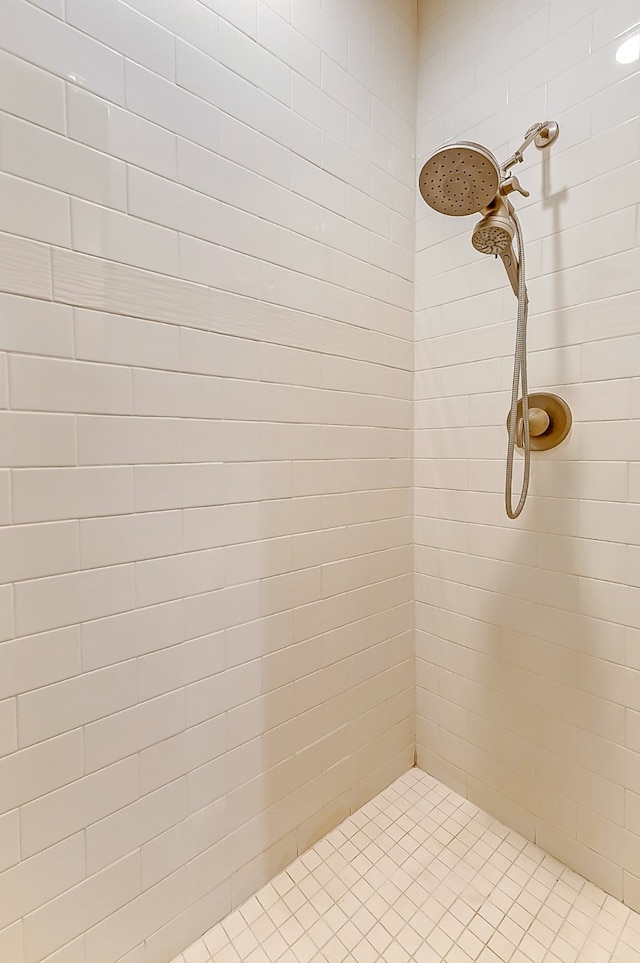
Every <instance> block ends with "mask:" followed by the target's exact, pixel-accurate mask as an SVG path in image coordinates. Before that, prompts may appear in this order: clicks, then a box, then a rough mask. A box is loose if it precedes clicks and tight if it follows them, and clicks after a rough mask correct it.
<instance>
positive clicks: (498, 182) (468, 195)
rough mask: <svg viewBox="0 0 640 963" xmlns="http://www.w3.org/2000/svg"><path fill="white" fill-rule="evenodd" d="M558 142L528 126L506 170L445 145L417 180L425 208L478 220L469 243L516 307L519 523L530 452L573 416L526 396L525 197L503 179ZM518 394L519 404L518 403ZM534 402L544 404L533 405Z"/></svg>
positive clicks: (467, 144)
mask: <svg viewBox="0 0 640 963" xmlns="http://www.w3.org/2000/svg"><path fill="white" fill-rule="evenodd" d="M558 134H559V127H558V124H557V123H556V121H555V120H545V121H543V122H542V123H539V124H533V125H532V126H531V127H530V128H529V129H528V131H527V132H526V133H525V135H524V140H523V142H522V144H521V145H520V147H519V148H518V149H517V150H516V151H514V153H513V154H512V155H511V157H509V158H507V160H506V161H504V163H503V164H499V163H498V161H497V160H496V158H495V157H494V155H493V154H492V153H491V151H489V150H487V148H486V147H483V146H482V145H481V144H475V143H473V142H471V141H459V142H458V143H454V144H445V145H444V146H442V147H439V148H438V149H437V150H436V151H434V152H433V154H431V156H430V157H428V158H427V160H426V162H425V164H424V165H423V167H422V170H421V171H420V177H419V179H418V184H419V187H420V193H421V195H422V197H423V200H424V201H425V203H426V204H428V205H429V207H431V208H433V209H434V210H435V211H438V213H440V214H449V215H451V216H453V217H463V216H465V215H468V214H482V215H483V217H482V220H480V221H478V223H477V224H476V225H475V227H474V229H473V234H472V236H471V243H472V244H473V246H474V248H475V249H476V250H477V251H479V252H480V253H481V254H493V255H494V257H500V259H501V261H502V263H503V265H504V268H505V271H506V272H507V277H508V278H509V283H510V284H511V288H512V290H513V293H514V294H515V296H516V297H517V299H518V317H517V326H516V346H515V354H514V362H513V382H512V386H511V407H510V409H509V416H508V418H507V426H508V432H509V440H508V445H507V462H506V478H505V509H506V512H507V515H508V516H509V518H517V517H518V515H519V514H520V513H521V511H522V509H523V508H524V504H525V502H526V499H527V493H528V490H529V477H530V471H531V450H532V449H533V450H534V451H546V450H548V449H549V448H553V447H555V445H557V444H559V443H560V441H562V440H563V439H564V438H565V437H566V435H567V434H568V432H569V429H570V428H571V412H570V410H569V407H568V405H567V404H566V403H565V402H564V401H562V399H561V398H558V397H557V395H551V394H539V395H531V396H529V390H528V386H527V347H526V342H527V317H528V312H529V296H528V293H527V285H526V281H525V250H524V238H523V236H522V229H521V227H520V222H519V220H518V217H517V215H516V212H515V210H514V208H513V205H512V203H511V201H510V199H509V196H510V195H511V194H513V193H519V194H522V196H523V197H528V196H529V192H528V191H526V190H525V189H524V188H523V187H522V186H521V184H520V182H519V181H518V178H517V177H516V176H515V175H514V174H509V173H508V171H510V170H511V168H512V167H514V166H515V165H516V164H520V163H522V161H523V160H524V157H523V154H524V151H525V150H526V149H527V147H529V146H530V145H531V144H534V145H535V147H537V149H538V150H546V148H548V147H550V146H551V145H552V144H554V143H555V142H556V140H557V139H558ZM514 237H515V238H516V241H517V246H518V255H517V257H516V254H515V251H514V249H513V239H514ZM520 390H522V397H521V398H520V399H518V394H519V392H520ZM534 397H535V398H538V399H546V400H545V401H544V403H543V402H542V401H540V403H536V404H533V398H534ZM551 399H555V400H553V401H552V400H551ZM534 409H536V410H535V411H534ZM516 447H519V448H522V449H523V451H524V473H523V480H522V490H521V493H520V498H519V501H518V504H517V506H516V507H515V508H514V507H513V503H512V491H511V487H512V479H513V458H514V451H515V448H516Z"/></svg>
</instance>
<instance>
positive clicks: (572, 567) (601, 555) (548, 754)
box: [415, 0, 640, 959]
mask: <svg viewBox="0 0 640 963" xmlns="http://www.w3.org/2000/svg"><path fill="white" fill-rule="evenodd" d="M419 12H420V22H419V34H420V54H419V67H418V78H419V79H418V114H417V153H418V157H417V166H418V170H419V169H420V167H421V165H422V164H423V163H424V160H425V159H426V157H427V155H428V154H429V153H430V152H431V151H432V150H434V149H435V148H436V147H438V146H439V144H440V143H441V142H442V141H443V140H444V139H445V138H454V139H461V140H473V141H479V142H481V143H483V144H485V145H486V146H487V147H488V148H489V149H490V150H491V151H493V152H494V153H496V154H497V155H498V157H499V158H500V159H504V158H506V157H508V156H509V154H510V153H512V151H513V150H514V149H515V148H516V147H517V146H518V144H519V143H520V142H521V140H522V138H523V135H524V132H525V131H526V130H527V128H528V127H529V125H530V124H532V123H534V122H536V121H541V120H544V119H547V118H551V119H555V120H557V121H558V122H559V124H560V138H559V140H558V142H557V144H556V145H554V146H553V147H552V148H551V150H550V151H549V153H548V154H546V153H545V154H541V153H538V152H537V151H536V150H535V148H534V147H531V148H530V149H529V151H528V152H527V153H526V154H525V160H524V163H523V164H522V166H521V167H520V168H519V169H518V170H517V173H518V176H519V178H520V180H521V182H522V184H523V186H524V187H525V188H527V189H528V190H529V191H530V192H531V196H530V197H529V198H527V199H525V198H522V197H520V196H517V199H516V203H515V206H516V208H517V209H518V211H519V212H520V216H521V222H522V226H523V231H524V236H525V242H526V253H527V277H528V285H529V292H530V299H531V307H530V315H529V345H530V352H529V359H530V363H529V384H530V387H531V388H532V389H536V390H550V391H554V392H556V393H558V394H560V395H561V396H563V397H564V398H565V399H566V400H567V402H568V403H569V404H570V406H571V407H572V410H573V417H574V426H573V431H572V434H571V436H570V438H569V439H568V441H567V442H566V443H565V444H564V445H563V446H562V447H561V448H560V449H558V450H556V451H554V452H552V453H549V454H546V455H536V456H534V458H533V461H532V475H531V489H530V492H531V493H530V496H529V502H528V504H527V506H526V508H525V510H524V512H523V514H522V516H521V517H520V519H519V520H518V521H516V522H509V521H507V519H506V516H505V514H504V509H503V496H502V486H503V482H504V457H505V449H506V431H505V427H504V422H505V419H506V415H507V411H508V407H509V396H510V386H511V369H512V351H513V346H514V340H515V320H514V319H515V313H516V303H515V299H514V298H513V295H512V293H511V290H510V289H509V287H508V284H507V283H506V278H505V275H504V272H503V270H502V266H501V265H500V264H499V263H496V262H495V261H493V260H492V259H489V258H483V257H482V256H480V255H479V254H477V252H475V251H474V249H473V248H472V246H471V231H472V227H473V223H474V220H475V219H474V218H460V219H455V218H447V217H443V216H441V215H439V214H436V213H435V212H434V211H431V210H430V209H429V208H427V206H426V205H425V204H424V203H423V202H422V200H421V199H420V198H418V199H417V204H416V234H417V261H416V288H415V290H416V300H415V311H416V313H415V324H416V382H415V383H416V393H415V399H416V405H415V427H416V440H415V455H416V460H415V484H416V490H415V506H416V523H415V524H416V528H415V539H416V598H417V607H416V624H417V643H416V644H417V740H418V756H417V758H418V762H419V764H420V765H422V767H423V768H425V769H427V770H428V771H429V772H432V773H434V774H435V775H436V776H437V777H438V778H440V779H443V780H444V781H445V782H446V783H448V784H449V785H451V786H453V787H454V788H456V789H457V790H458V791H459V792H461V793H463V794H465V795H467V796H468V797H469V798H470V799H472V800H473V801H474V802H476V803H477V804H479V805H480V806H482V807H484V808H486V809H488V810H489V811H490V812H492V813H493V814H494V815H496V816H498V817H499V818H500V819H503V820H505V821H506V822H507V823H508V824H509V825H510V826H512V827H513V828H515V829H516V830H517V831H519V832H520V833H522V834H523V835H525V836H526V837H527V838H529V839H535V840H536V841H537V843H538V845H541V846H542V847H543V848H545V849H546V850H548V851H549V852H551V853H552V854H554V855H555V856H557V857H559V858H560V859H562V860H564V861H566V862H567V863H569V865H570V866H572V867H573V868H574V869H576V870H577V871H578V872H580V873H583V874H585V875H587V876H588V877H589V878H590V879H591V880H593V881H594V882H596V883H597V884H599V885H600V886H602V887H603V888H604V889H606V890H607V891H608V892H609V893H612V894H614V895H615V896H617V897H618V898H623V899H624V900H625V901H626V902H627V903H628V904H629V905H630V906H632V907H635V908H636V909H638V908H640V822H639V821H638V819H637V813H638V808H637V801H638V793H639V792H640V783H639V779H638V773H639V772H640V726H639V725H638V719H639V718H640V716H639V714H638V710H639V708H640V706H639V698H640V697H639V693H640V657H639V655H638V653H639V651H640V650H639V646H640V635H639V632H638V629H639V628H640V588H639V585H640V565H639V561H638V559H639V547H638V546H639V545H640V504H639V500H640V484H639V481H640V469H639V465H640V421H639V420H638V416H639V415H640V406H639V404H638V399H639V398H640V394H639V392H638V387H639V386H640V350H639V349H640V344H639V343H638V340H639V339H638V330H639V327H638V318H639V316H640V313H639V309H640V218H639V208H638V202H639V200H640V193H639V191H640V187H639V185H640V179H639V172H640V117H639V114H640V108H639V104H640V99H639V97H638V82H639V81H640V63H639V62H638V61H635V62H632V63H629V64H621V63H618V62H617V61H616V50H617V48H618V46H619V45H620V44H621V43H622V42H623V41H624V40H625V39H626V38H627V37H629V36H631V35H633V34H634V32H635V33H637V31H638V29H639V28H638V9H637V7H636V6H634V5H633V4H625V3H621V2H619V0H593V2H588V3H578V4H575V3H574V4H571V3H566V2H563V0H549V2H544V0H534V2H529V3H523V2H522V0H504V2H499V3H495V2H484V0H483V2H478V3H476V2H472V0H460V2H458V3H447V2H445V0H440V2H436V0H428V2H427V0H425V2H421V3H420V4H419ZM518 464H519V465H521V460H520V459H518ZM517 486H518V482H517V481H516V483H515V485H514V488H517ZM492 958H493V957H492ZM567 958H569V957H567ZM571 958H572V959H573V957H571Z"/></svg>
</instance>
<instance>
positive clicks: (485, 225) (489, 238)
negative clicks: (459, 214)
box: [471, 214, 515, 256]
mask: <svg viewBox="0 0 640 963" xmlns="http://www.w3.org/2000/svg"><path fill="white" fill-rule="evenodd" d="M514 234H515V231H514V227H513V222H512V221H511V218H510V217H504V216H501V215H499V214H488V215H487V217H483V218H482V220H481V221H478V223H477V224H476V226H475V227H474V229H473V234H472V235H471V243H472V244H473V246H474V247H475V249H476V251H479V252H480V254H494V255H496V256H498V255H502V254H504V253H505V251H507V250H508V249H509V247H510V245H511V243H512V242H513V237H514Z"/></svg>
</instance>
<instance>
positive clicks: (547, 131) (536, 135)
mask: <svg viewBox="0 0 640 963" xmlns="http://www.w3.org/2000/svg"><path fill="white" fill-rule="evenodd" d="M558 132H559V131H558V125H557V123H556V122H555V120H544V121H543V122H542V123H541V124H534V125H533V126H532V127H530V128H529V130H528V131H527V132H526V134H525V135H524V140H523V142H522V143H521V144H520V147H519V148H518V149H517V151H515V152H514V153H513V154H512V155H511V157H510V158H509V159H508V160H506V161H505V162H504V164H502V166H501V170H503V171H504V172H505V173H506V171H508V170H509V169H510V168H511V167H514V166H515V165H516V164H521V163H522V161H523V160H524V157H523V156H522V155H523V153H524V152H525V150H526V149H527V147H529V145H530V144H531V142H532V141H533V142H535V145H536V147H537V148H538V150H544V149H545V147H550V146H551V144H553V143H554V142H555V141H556V139H557V137H558Z"/></svg>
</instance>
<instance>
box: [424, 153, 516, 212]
mask: <svg viewBox="0 0 640 963" xmlns="http://www.w3.org/2000/svg"><path fill="white" fill-rule="evenodd" d="M418 183H419V185H420V193H421V194H422V197H423V199H424V201H425V202H426V203H427V204H428V205H429V207H432V208H433V209H434V211H438V212H439V213H440V214H450V215H453V216H454V217H464V216H465V215H467V214H477V213H478V212H479V211H481V210H483V208H485V207H488V205H489V204H490V203H491V201H492V200H493V199H494V198H495V196H496V194H497V193H498V187H499V186H500V166H499V164H498V162H497V160H496V159H495V157H494V156H493V154H492V153H491V152H490V151H488V150H487V149H486V147H482V146H481V145H480V144H473V143H470V142H467V141H461V142H460V143H458V144H448V145H447V146H446V147H440V148H439V149H438V150H437V151H435V153H433V154H432V155H431V157H429V159H428V160H427V161H426V163H425V165H424V167H423V168H422V170H421V171H420V179H419V182H418Z"/></svg>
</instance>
